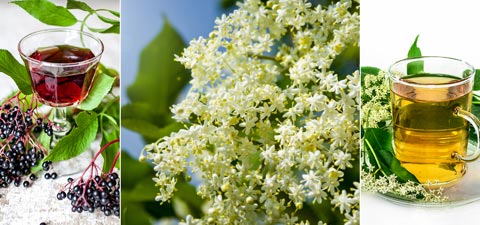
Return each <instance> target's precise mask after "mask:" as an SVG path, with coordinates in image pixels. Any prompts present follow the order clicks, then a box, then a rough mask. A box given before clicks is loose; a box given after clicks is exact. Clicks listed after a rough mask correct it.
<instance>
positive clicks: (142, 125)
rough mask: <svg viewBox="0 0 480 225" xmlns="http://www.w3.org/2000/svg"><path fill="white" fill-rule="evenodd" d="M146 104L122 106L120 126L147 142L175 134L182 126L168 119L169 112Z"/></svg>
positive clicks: (138, 103) (137, 103) (135, 103)
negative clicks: (137, 134) (135, 133)
mask: <svg viewBox="0 0 480 225" xmlns="http://www.w3.org/2000/svg"><path fill="white" fill-rule="evenodd" d="M167 110H168V109H166V108H163V109H162V108H160V107H158V106H155V105H152V104H151V103H146V102H134V103H129V104H126V105H124V106H122V126H123V127H125V128H127V129H130V130H132V131H135V132H137V133H139V134H141V135H142V136H143V138H144V139H145V140H146V141H147V142H152V141H155V140H157V139H159V138H161V137H163V136H166V135H169V134H170V133H171V132H176V131H178V130H179V129H181V128H184V125H182V124H180V123H178V122H175V121H174V120H173V119H171V118H170V112H169V111H167Z"/></svg>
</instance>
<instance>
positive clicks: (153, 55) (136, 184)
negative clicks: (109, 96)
mask: <svg viewBox="0 0 480 225" xmlns="http://www.w3.org/2000/svg"><path fill="white" fill-rule="evenodd" d="M184 48H185V44H184V42H183V41H182V38H181V37H180V35H179V34H178V33H177V31H176V30H175V29H174V28H173V27H172V26H171V25H170V23H169V22H168V21H166V20H165V23H164V26H163V29H162V30H161V32H160V33H159V34H158V35H157V36H156V37H155V38H154V39H153V40H152V41H151V42H150V43H149V44H148V45H147V46H146V47H145V48H144V49H143V51H142V53H141V56H140V65H139V71H138V74H137V78H136V80H135V82H134V83H133V84H132V85H131V86H130V87H128V91H127V94H128V97H129V98H130V100H131V102H130V103H128V104H126V105H124V106H122V126H123V127H125V128H127V129H130V130H132V131H135V132H137V133H139V134H140V135H142V137H143V139H144V140H145V141H146V142H153V141H156V140H158V139H159V138H161V137H164V136H167V135H169V134H170V133H172V132H175V131H178V130H179V129H180V128H182V127H184V125H182V124H180V123H178V122H176V121H174V120H173V119H172V114H171V112H170V106H171V105H172V104H174V103H175V100H176V99H177V98H178V97H179V96H180V94H181V91H182V89H184V87H185V86H186V85H187V83H188V81H189V80H190V73H189V71H188V70H186V69H185V68H184V67H183V66H182V65H181V64H180V63H178V62H175V60H174V59H175V57H174V55H176V54H177V55H179V54H181V53H182V51H183V49H184ZM122 167H123V168H135V169H133V170H130V169H128V170H126V171H125V170H124V171H122V179H123V180H122V224H133V223H134V224H151V223H152V221H153V219H155V218H162V217H172V216H173V217H177V218H180V217H184V216H185V214H186V213H188V214H192V215H194V216H200V215H201V214H202V212H201V211H200V210H201V206H202V205H203V203H204V200H203V199H201V198H200V197H199V196H197V195H196V190H195V187H194V186H192V185H191V184H189V183H188V182H186V181H185V180H184V179H183V178H179V179H180V180H179V182H178V183H177V186H176V189H177V195H176V197H175V198H174V199H172V201H171V203H164V204H162V205H160V204H159V203H158V202H155V201H154V199H155V197H156V195H157V193H158V188H157V187H156V186H155V183H154V182H153V181H152V177H154V176H155V172H154V170H153V168H152V167H151V166H150V165H149V164H146V163H140V162H138V161H135V160H134V159H132V158H131V157H130V156H128V154H126V153H123V152H122ZM132 221H134V222H132ZM124 222H125V223H124Z"/></svg>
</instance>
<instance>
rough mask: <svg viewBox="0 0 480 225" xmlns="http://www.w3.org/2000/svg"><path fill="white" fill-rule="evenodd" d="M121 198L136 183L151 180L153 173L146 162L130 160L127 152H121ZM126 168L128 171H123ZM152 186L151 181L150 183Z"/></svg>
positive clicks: (130, 157)
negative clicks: (145, 179) (146, 179)
mask: <svg viewBox="0 0 480 225" xmlns="http://www.w3.org/2000/svg"><path fill="white" fill-rule="evenodd" d="M121 154H122V155H121V156H120V157H121V158H122V168H124V169H123V170H122V198H123V191H125V190H133V189H134V188H135V186H136V185H137V183H138V182H140V181H141V180H142V179H143V178H145V177H148V178H150V179H151V178H153V177H154V176H155V171H154V170H153V168H152V167H151V166H150V165H149V164H148V163H146V162H139V161H138V160H137V159H134V158H132V156H130V155H129V154H128V153H127V152H125V151H122V153H121ZM125 168H128V169H125ZM152 184H154V183H153V181H152Z"/></svg>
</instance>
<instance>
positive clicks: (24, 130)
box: [0, 95, 52, 188]
mask: <svg viewBox="0 0 480 225" xmlns="http://www.w3.org/2000/svg"><path fill="white" fill-rule="evenodd" d="M25 101H26V98H21V97H19V95H15V96H13V97H11V98H9V99H7V100H6V101H5V103H3V104H2V105H0V188H7V187H8V186H9V185H10V184H11V183H12V182H13V185H14V186H16V187H19V186H20V185H21V184H23V186H24V187H30V186H31V185H32V184H33V182H34V181H35V180H36V179H37V177H36V176H35V175H34V174H32V173H31V169H32V167H35V166H37V165H38V164H39V163H40V162H41V161H42V160H43V158H44V153H43V152H46V150H45V148H43V147H42V146H41V144H40V143H39V142H38V138H37V135H39V134H38V132H41V131H44V132H45V133H46V134H47V135H48V134H49V132H47V131H50V130H52V123H51V122H50V121H48V119H43V118H42V117H41V116H40V114H38V113H37V112H36V106H35V107H33V108H24V107H23V106H26V105H30V104H26V103H25ZM32 101H33V100H32ZM20 106H22V107H20ZM30 106H33V105H30ZM37 127H41V128H42V129H41V130H38V129H36V128H37ZM35 131H37V134H35ZM23 176H29V178H30V179H29V180H27V179H24V180H23V181H22V177H23Z"/></svg>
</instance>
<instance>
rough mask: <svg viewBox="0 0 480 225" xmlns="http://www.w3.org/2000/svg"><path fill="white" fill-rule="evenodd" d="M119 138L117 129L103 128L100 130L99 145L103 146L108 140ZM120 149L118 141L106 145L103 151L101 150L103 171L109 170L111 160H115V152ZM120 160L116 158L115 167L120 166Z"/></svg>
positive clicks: (111, 163)
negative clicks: (100, 140) (100, 138)
mask: <svg viewBox="0 0 480 225" xmlns="http://www.w3.org/2000/svg"><path fill="white" fill-rule="evenodd" d="M118 138H120V134H119V132H118V130H108V131H106V130H103V131H102V142H101V144H100V145H101V146H105V144H107V143H108V142H110V141H113V140H115V139H118ZM119 150H120V143H118V142H117V143H114V144H111V145H110V146H108V148H107V149H105V151H103V152H102V157H103V169H102V170H103V172H105V173H108V172H109V171H110V168H111V167H112V165H113V161H114V160H115V156H116V155H117V152H118V151H119ZM119 165H120V160H117V162H116V163H115V167H116V168H120V167H119Z"/></svg>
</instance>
